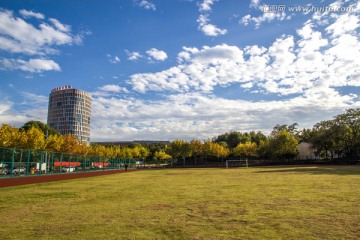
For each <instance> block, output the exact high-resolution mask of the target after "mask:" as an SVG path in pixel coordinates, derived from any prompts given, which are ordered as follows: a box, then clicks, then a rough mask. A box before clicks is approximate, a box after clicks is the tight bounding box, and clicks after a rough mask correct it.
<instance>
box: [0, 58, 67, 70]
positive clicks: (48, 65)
mask: <svg viewBox="0 0 360 240" xmlns="http://www.w3.org/2000/svg"><path fill="white" fill-rule="evenodd" d="M0 67H1V68H2V69H4V70H22V71H26V72H31V73H40V72H44V71H60V70H61V68H60V66H59V64H57V63H56V62H54V61H53V60H49V59H33V58H31V59H30V60H29V61H25V60H22V59H6V58H3V59H0Z"/></svg>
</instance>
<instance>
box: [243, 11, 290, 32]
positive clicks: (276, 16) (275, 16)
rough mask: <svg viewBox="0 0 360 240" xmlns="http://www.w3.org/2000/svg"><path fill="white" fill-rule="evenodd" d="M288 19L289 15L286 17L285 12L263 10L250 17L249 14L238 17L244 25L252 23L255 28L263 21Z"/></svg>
mask: <svg viewBox="0 0 360 240" xmlns="http://www.w3.org/2000/svg"><path fill="white" fill-rule="evenodd" d="M289 19H290V17H286V13H285V12H264V13H263V14H262V15H260V16H258V17H252V16H251V15H250V14H248V15H245V16H244V17H242V18H241V19H240V21H239V23H241V24H243V25H245V26H247V25H249V24H250V23H254V24H255V28H259V27H260V25H261V24H262V23H263V22H272V21H273V20H278V21H284V20H289Z"/></svg>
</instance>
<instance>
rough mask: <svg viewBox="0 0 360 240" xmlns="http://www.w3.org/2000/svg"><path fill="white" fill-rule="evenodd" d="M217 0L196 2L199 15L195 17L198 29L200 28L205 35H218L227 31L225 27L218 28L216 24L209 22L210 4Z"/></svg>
mask: <svg viewBox="0 0 360 240" xmlns="http://www.w3.org/2000/svg"><path fill="white" fill-rule="evenodd" d="M216 1H217V0H204V1H203V2H201V3H198V7H199V11H200V13H201V14H200V15H199V18H198V19H197V22H198V23H199V26H198V29H199V30H201V31H202V32H203V33H204V34H205V35H207V36H213V37H216V36H219V35H224V34H226V33H227V30H226V29H221V28H218V27H217V26H215V25H213V24H211V23H209V22H210V19H209V12H211V10H212V9H211V5H213V4H214V2H216Z"/></svg>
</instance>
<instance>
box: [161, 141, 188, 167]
mask: <svg viewBox="0 0 360 240" xmlns="http://www.w3.org/2000/svg"><path fill="white" fill-rule="evenodd" d="M167 153H168V154H169V155H170V156H171V157H172V158H173V159H175V160H183V165H184V166H185V159H186V158H187V157H190V156H191V149H190V144H189V143H188V142H185V141H184V140H179V139H178V140H175V141H173V142H171V144H170V146H169V148H168V149H167Z"/></svg>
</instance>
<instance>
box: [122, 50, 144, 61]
mask: <svg viewBox="0 0 360 240" xmlns="http://www.w3.org/2000/svg"><path fill="white" fill-rule="evenodd" d="M125 53H126V55H127V56H128V58H127V59H128V60H130V61H137V60H139V59H141V58H143V57H144V56H143V55H141V54H140V52H136V51H135V52H130V51H128V50H125Z"/></svg>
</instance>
